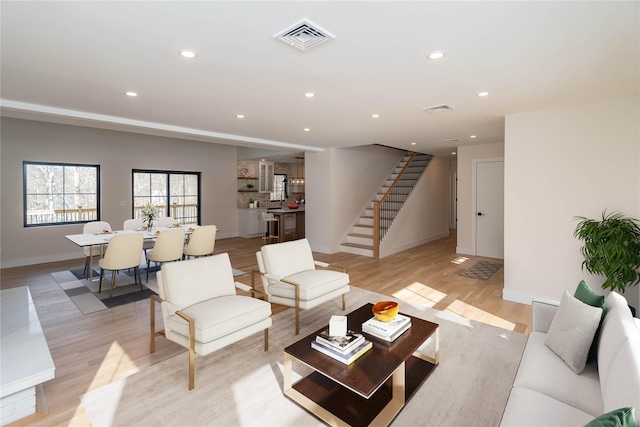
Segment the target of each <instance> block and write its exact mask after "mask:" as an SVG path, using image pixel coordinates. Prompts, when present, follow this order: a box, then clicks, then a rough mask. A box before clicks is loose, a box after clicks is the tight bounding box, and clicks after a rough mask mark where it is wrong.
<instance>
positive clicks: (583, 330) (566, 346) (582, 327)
mask: <svg viewBox="0 0 640 427" xmlns="http://www.w3.org/2000/svg"><path fill="white" fill-rule="evenodd" d="M601 315H602V309H601V308H600V307H592V306H590V305H588V304H585V303H583V302H582V301H580V300H579V299H577V298H574V297H572V296H571V295H570V294H569V292H567V291H565V292H564V294H563V295H562V299H561V300H560V306H559V307H558V311H557V312H556V315H555V317H554V318H553V321H552V322H551V326H550V327H549V332H547V336H546V338H545V340H544V343H545V344H546V346H547V347H549V348H550V349H551V350H552V351H553V352H554V353H555V354H557V355H558V356H560V358H561V359H562V360H564V362H565V363H566V364H567V365H568V366H569V367H570V368H571V370H572V371H573V372H575V373H576V374H579V373H580V372H582V371H583V370H584V367H585V365H586V363H587V356H588V355H589V347H591V343H592V342H593V338H594V337H595V335H596V330H597V329H598V325H599V324H600V316H601Z"/></svg>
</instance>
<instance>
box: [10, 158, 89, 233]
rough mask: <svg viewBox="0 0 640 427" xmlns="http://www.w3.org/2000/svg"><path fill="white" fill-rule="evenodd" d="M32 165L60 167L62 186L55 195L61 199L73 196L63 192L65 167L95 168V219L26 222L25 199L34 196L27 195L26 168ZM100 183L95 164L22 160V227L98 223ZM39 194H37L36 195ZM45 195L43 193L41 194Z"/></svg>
mask: <svg viewBox="0 0 640 427" xmlns="http://www.w3.org/2000/svg"><path fill="white" fill-rule="evenodd" d="M33 165H45V166H60V167H62V171H63V172H62V177H63V185H62V193H56V194H62V197H63V199H64V198H65V197H66V196H67V194H73V193H66V192H65V191H64V187H65V185H64V179H65V173H64V169H65V168H66V167H83V168H95V171H96V188H95V190H96V192H95V197H96V218H95V219H87V220H81V221H58V222H45V223H36V224H29V223H28V222H27V216H28V215H27V212H28V206H27V205H28V203H27V199H28V196H32V195H34V194H29V193H28V179H27V168H28V167H29V166H33ZM101 188H102V187H101V183H100V165H99V164H98V165H96V164H87V163H66V162H41V161H33V160H24V161H23V162H22V221H23V226H24V227H25V228H33V227H49V226H58V225H73V224H86V223H87V222H92V221H100V220H101V218H102V209H101V191H100V190H101ZM37 194H39V193H37ZM43 194H45V193H43ZM63 210H64V211H65V212H71V211H77V209H73V210H69V211H66V209H63Z"/></svg>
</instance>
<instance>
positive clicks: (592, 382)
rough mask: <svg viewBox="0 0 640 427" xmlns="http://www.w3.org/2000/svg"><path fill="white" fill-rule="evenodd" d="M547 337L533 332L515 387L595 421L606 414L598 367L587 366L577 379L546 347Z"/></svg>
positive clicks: (514, 383) (521, 362)
mask: <svg viewBox="0 0 640 427" xmlns="http://www.w3.org/2000/svg"><path fill="white" fill-rule="evenodd" d="M545 335H546V334H543V333H540V332H532V333H531V334H530V335H529V338H528V340H527V345H526V347H525V349H524V353H523V355H522V360H521V361H520V366H519V368H518V372H517V374H516V378H515V380H514V382H513V386H514V387H519V388H527V389H531V390H534V391H536V392H538V393H541V394H544V395H546V396H549V397H550V398H552V399H555V400H558V401H561V402H563V403H565V404H567V405H570V406H573V407H575V408H577V409H579V410H580V411H582V412H585V413H587V414H590V415H591V417H592V418H593V417H595V416H597V415H600V414H602V413H603V412H604V406H603V404H602V391H601V389H600V381H599V380H598V367H597V365H596V364H595V363H594V362H591V363H588V364H587V365H586V367H585V369H584V371H582V373H581V374H580V375H576V374H575V373H574V372H573V371H572V370H571V369H569V367H568V366H567V365H566V363H564V361H563V360H562V359H560V358H559V357H558V356H557V355H556V354H555V353H554V352H553V351H551V349H549V348H548V347H547V346H546V345H545V344H544V339H545Z"/></svg>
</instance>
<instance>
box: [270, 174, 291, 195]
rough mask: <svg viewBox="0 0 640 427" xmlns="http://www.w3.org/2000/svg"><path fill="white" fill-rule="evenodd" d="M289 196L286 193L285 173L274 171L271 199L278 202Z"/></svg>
mask: <svg viewBox="0 0 640 427" xmlns="http://www.w3.org/2000/svg"><path fill="white" fill-rule="evenodd" d="M287 197H289V194H287V174H283V173H276V174H274V175H273V191H272V192H271V201H272V202H279V201H281V200H285V199H286V198H287Z"/></svg>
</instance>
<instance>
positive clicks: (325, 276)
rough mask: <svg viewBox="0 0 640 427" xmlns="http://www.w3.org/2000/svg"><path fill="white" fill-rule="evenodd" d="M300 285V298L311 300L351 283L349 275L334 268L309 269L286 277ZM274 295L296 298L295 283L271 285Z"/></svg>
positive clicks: (270, 290)
mask: <svg viewBox="0 0 640 427" xmlns="http://www.w3.org/2000/svg"><path fill="white" fill-rule="evenodd" d="M285 279H286V280H290V281H292V282H295V283H298V284H299V285H300V300H301V301H309V300H313V299H316V298H318V297H320V296H322V295H325V294H328V293H329V292H332V291H335V290H336V289H340V288H342V287H344V286H347V285H348V284H349V275H348V274H346V273H341V272H339V271H333V270H307V271H301V272H299V273H296V274H292V275H290V276H287V277H286V278H285ZM269 293H270V294H271V295H273V296H277V297H282V298H289V299H295V297H296V291H295V287H294V286H293V285H289V284H286V283H282V282H277V283H275V284H273V285H270V286H269Z"/></svg>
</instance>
